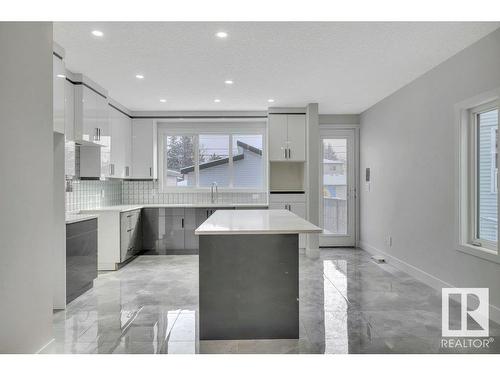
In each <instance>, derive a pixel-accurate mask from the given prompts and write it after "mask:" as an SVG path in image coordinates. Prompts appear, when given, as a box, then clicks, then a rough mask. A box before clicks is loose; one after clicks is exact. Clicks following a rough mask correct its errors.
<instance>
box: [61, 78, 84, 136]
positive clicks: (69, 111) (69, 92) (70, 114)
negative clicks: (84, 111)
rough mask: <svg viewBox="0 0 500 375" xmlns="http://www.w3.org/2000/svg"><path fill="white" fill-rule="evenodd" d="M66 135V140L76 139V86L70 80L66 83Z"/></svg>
mask: <svg viewBox="0 0 500 375" xmlns="http://www.w3.org/2000/svg"><path fill="white" fill-rule="evenodd" d="M64 135H65V138H66V141H74V140H75V88H74V86H73V84H72V83H71V82H69V81H68V80H65V84H64ZM80 139H81V134H80Z"/></svg>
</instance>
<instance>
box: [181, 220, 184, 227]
mask: <svg viewBox="0 0 500 375" xmlns="http://www.w3.org/2000/svg"><path fill="white" fill-rule="evenodd" d="M181 227H182V228H184V218H182V219H181Z"/></svg>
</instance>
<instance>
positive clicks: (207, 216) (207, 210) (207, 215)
mask: <svg viewBox="0 0 500 375" xmlns="http://www.w3.org/2000/svg"><path fill="white" fill-rule="evenodd" d="M207 219H208V210H207Z"/></svg>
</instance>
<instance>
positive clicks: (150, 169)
mask: <svg viewBox="0 0 500 375" xmlns="http://www.w3.org/2000/svg"><path fill="white" fill-rule="evenodd" d="M149 176H150V177H152V176H153V168H151V167H149Z"/></svg>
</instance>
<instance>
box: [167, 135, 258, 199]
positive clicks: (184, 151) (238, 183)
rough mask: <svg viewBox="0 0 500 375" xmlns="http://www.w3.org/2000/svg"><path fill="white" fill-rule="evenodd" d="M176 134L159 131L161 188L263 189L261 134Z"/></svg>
mask: <svg viewBox="0 0 500 375" xmlns="http://www.w3.org/2000/svg"><path fill="white" fill-rule="evenodd" d="M191 131H192V129H191ZM176 133H177V131H174V130H173V131H172V133H170V132H169V131H168V130H167V129H165V130H162V131H161V137H163V138H162V140H163V150H162V155H163V156H162V160H163V168H162V170H161V174H162V180H163V186H164V187H167V188H173V187H179V188H189V187H192V188H196V187H198V188H210V187H211V186H212V184H213V183H214V182H215V183H216V184H217V186H218V187H221V188H237V189H245V188H246V189H256V190H259V189H264V188H265V187H264V184H265V167H264V163H265V161H264V149H263V145H264V136H263V133H257V132H255V131H254V134H252V133H251V132H249V133H247V134H239V133H238V134H231V133H225V132H219V133H213V134H205V133H199V134H197V133H196V132H193V131H192V133H190V135H182V134H176ZM195 150H197V158H196V153H195ZM196 159H197V160H196Z"/></svg>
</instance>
